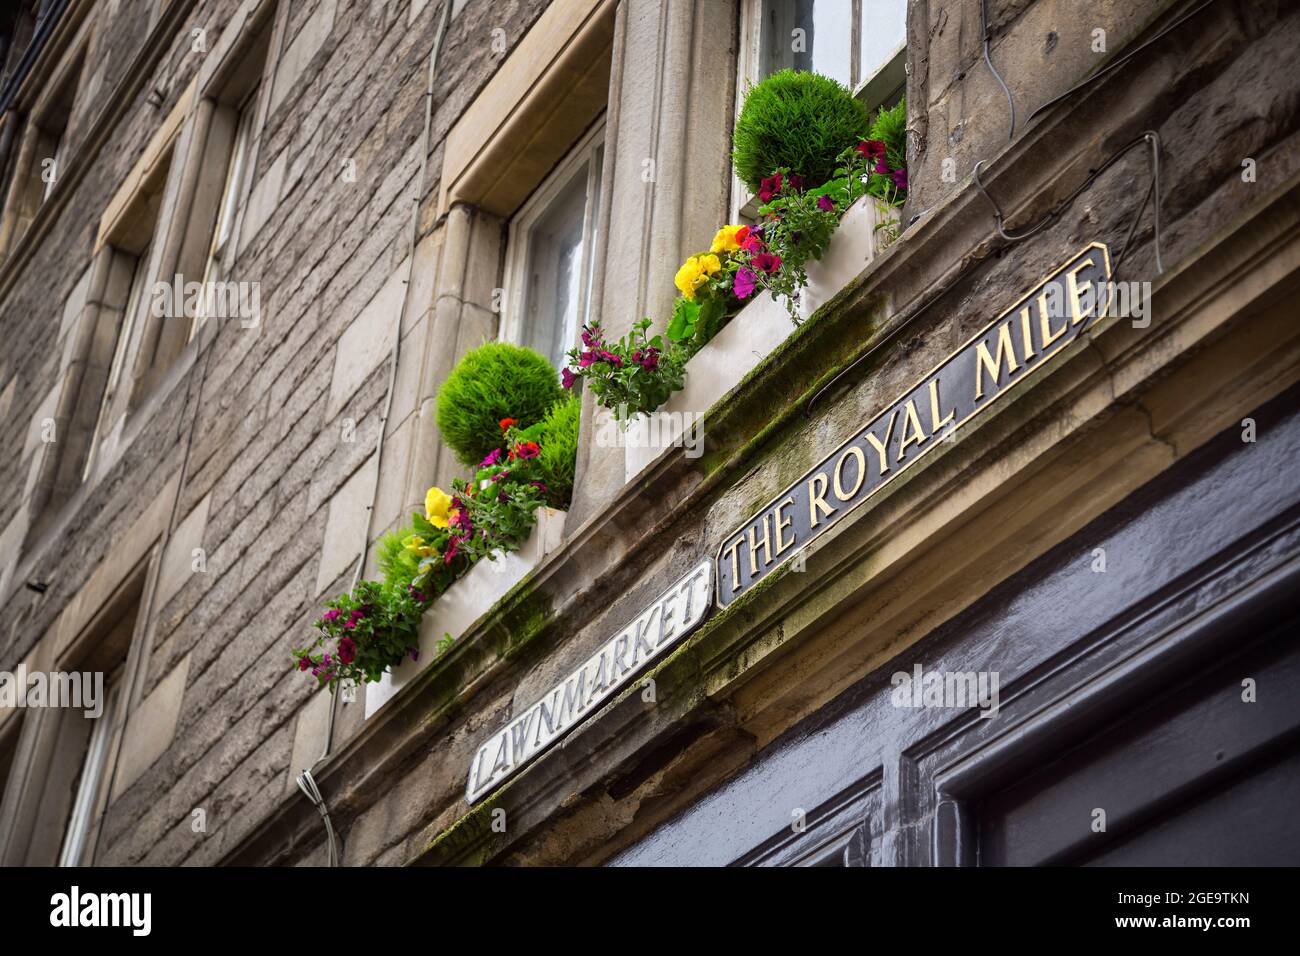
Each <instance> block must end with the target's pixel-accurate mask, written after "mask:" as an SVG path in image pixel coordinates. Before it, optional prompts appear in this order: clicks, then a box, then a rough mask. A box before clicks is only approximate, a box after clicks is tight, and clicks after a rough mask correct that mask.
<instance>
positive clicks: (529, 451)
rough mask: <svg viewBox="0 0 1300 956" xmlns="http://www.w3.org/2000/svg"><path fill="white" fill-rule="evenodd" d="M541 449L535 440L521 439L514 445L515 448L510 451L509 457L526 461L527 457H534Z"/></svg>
mask: <svg viewBox="0 0 1300 956" xmlns="http://www.w3.org/2000/svg"><path fill="white" fill-rule="evenodd" d="M541 451H542V449H541V448H540V447H539V446H538V444H537V442H535V441H521V442H520V443H519V444H518V445H516V446H515V450H514V451H513V452H511V453H510V457H511V458H518V459H520V460H521V461H527V460H528V459H529V458H536V457H537V456H538V455H539V454H541Z"/></svg>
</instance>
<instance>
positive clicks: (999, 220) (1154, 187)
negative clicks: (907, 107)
mask: <svg viewBox="0 0 1300 956" xmlns="http://www.w3.org/2000/svg"><path fill="white" fill-rule="evenodd" d="M1142 145H1146V146H1148V147H1150V151H1149V153H1148V163H1149V169H1150V173H1151V185H1150V186H1148V187H1147V191H1146V195H1145V196H1144V197H1143V199H1142V205H1141V206H1139V207H1138V211H1137V215H1136V216H1135V217H1134V219H1133V224H1132V226H1130V227H1129V231H1128V236H1127V238H1126V239H1125V240H1124V247H1123V249H1121V250H1120V255H1119V256H1118V257H1117V258H1116V260H1115V264H1114V265H1115V268H1118V267H1119V263H1120V261H1122V259H1123V257H1124V255H1125V254H1126V253H1127V252H1128V249H1129V245H1130V244H1131V243H1132V241H1133V236H1134V234H1135V233H1136V232H1137V225H1138V222H1139V221H1140V220H1141V218H1142V215H1143V214H1144V213H1145V212H1146V208H1147V205H1148V203H1150V202H1151V200H1152V199H1153V198H1154V200H1155V213H1154V220H1155V232H1154V237H1153V238H1154V244H1155V256H1156V273H1157V274H1160V273H1163V272H1164V271H1165V269H1164V263H1163V262H1162V260H1161V258H1160V135H1159V134H1158V133H1157V132H1156V131H1155V130H1150V129H1149V130H1147V131H1146V132H1144V133H1143V134H1142V135H1141V136H1139V137H1138V138H1137V139H1135V140H1133V141H1132V142H1130V143H1128V144H1127V145H1126V146H1124V147H1123V148H1121V149H1120V150H1118V151H1117V152H1115V153H1112V154H1111V155H1110V156H1109V157H1107V159H1106V161H1105V162H1104V163H1102V164H1101V165H1100V166H1098V167H1097V168H1096V169H1094V170H1093V171H1092V172H1091V173H1090V174H1089V175H1088V177H1087V178H1086V179H1085V180H1084V181H1083V182H1081V183H1080V184H1079V185H1078V186H1076V187H1075V188H1074V189H1073V190H1072V191H1071V192H1070V194H1069V195H1068V196H1066V197H1065V199H1063V200H1062V201H1061V202H1059V203H1057V204H1056V205H1055V206H1053V207H1052V208H1051V209H1050V210H1049V211H1048V212H1047V214H1046V215H1045V216H1043V218H1041V219H1040V220H1038V222H1036V223H1034V224H1033V225H1032V226H1029V227H1028V228H1026V229H1023V230H1021V231H1020V232H1007V230H1006V226H1005V222H1006V220H1005V219H1004V218H1003V215H1002V209H1001V207H1000V206H998V204H997V202H996V200H994V198H993V197H992V196H990V195H989V192H988V190H987V189H985V188H984V183H983V181H981V179H980V167H981V166H983V165H984V160H982V159H981V160H980V161H979V162H978V163H976V164H975V169H974V170H973V171H972V178H973V179H974V182H975V188H976V189H977V190H979V194H980V195H981V196H983V197H984V199H985V200H986V201H987V202H988V204H989V205H990V206H991V207H993V222H994V225H995V226H996V228H997V231H998V235H999V236H1001V237H1002V238H1003V239H1004V240H1006V241H1007V242H1020V241H1021V240H1023V239H1028V238H1029V237H1030V236H1033V235H1036V234H1037V233H1039V232H1041V231H1042V230H1044V229H1046V228H1047V227H1048V226H1049V225H1051V224H1052V223H1053V222H1054V221H1056V220H1057V219H1058V218H1060V216H1061V214H1062V213H1063V212H1065V210H1066V209H1068V208H1069V207H1070V206H1071V205H1073V203H1074V201H1075V200H1076V199H1078V198H1079V196H1080V195H1082V194H1083V192H1084V191H1085V190H1087V189H1088V187H1090V186H1091V185H1092V184H1093V183H1094V182H1096V181H1097V179H1098V178H1099V177H1100V176H1101V174H1102V173H1104V172H1105V171H1106V170H1108V169H1109V168H1110V167H1111V166H1113V165H1115V163H1117V162H1119V160H1120V159H1121V158H1123V157H1124V156H1125V155H1126V154H1127V153H1129V152H1130V151H1131V150H1133V149H1135V148H1137V147H1139V146H1142Z"/></svg>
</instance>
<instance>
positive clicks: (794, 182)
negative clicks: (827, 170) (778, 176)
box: [790, 173, 803, 193]
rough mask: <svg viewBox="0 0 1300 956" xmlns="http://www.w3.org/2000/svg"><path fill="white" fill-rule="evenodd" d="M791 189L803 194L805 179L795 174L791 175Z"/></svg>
mask: <svg viewBox="0 0 1300 956" xmlns="http://www.w3.org/2000/svg"><path fill="white" fill-rule="evenodd" d="M790 188H791V189H792V190H794V191H795V192H797V193H801V192H803V177H802V176H799V175H796V174H795V173H791V174H790Z"/></svg>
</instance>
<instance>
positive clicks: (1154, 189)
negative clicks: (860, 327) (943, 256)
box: [803, 130, 1164, 418]
mask: <svg viewBox="0 0 1300 956" xmlns="http://www.w3.org/2000/svg"><path fill="white" fill-rule="evenodd" d="M1144 143H1145V144H1148V145H1149V146H1150V148H1151V152H1150V154H1149V155H1150V168H1151V184H1150V186H1149V187H1148V188H1147V192H1146V195H1145V197H1144V198H1143V200H1142V204H1141V206H1139V207H1138V211H1137V215H1136V216H1134V218H1133V223H1132V225H1131V226H1129V231H1128V235H1127V237H1126V238H1125V240H1124V246H1123V248H1122V249H1121V250H1120V254H1119V256H1118V257H1116V259H1115V261H1114V263H1113V265H1112V269H1111V271H1112V274H1114V273H1115V272H1116V271H1118V269H1119V265H1120V263H1121V262H1122V261H1123V259H1124V256H1125V255H1127V253H1128V250H1129V246H1130V244H1131V243H1132V241H1133V236H1134V235H1135V233H1136V232H1137V227H1138V223H1139V222H1140V221H1141V219H1142V216H1143V214H1144V213H1145V212H1146V208H1147V205H1148V204H1149V203H1150V202H1151V200H1152V199H1153V198H1154V200H1155V216H1154V219H1155V232H1154V237H1153V238H1154V245H1155V257H1156V272H1157V274H1159V273H1163V272H1164V265H1163V263H1162V261H1161V257H1160V136H1159V134H1157V133H1156V132H1155V131H1154V130H1147V131H1146V132H1145V133H1143V134H1142V135H1141V136H1139V137H1138V138H1137V139H1135V140H1133V141H1132V142H1131V143H1128V144H1127V145H1126V146H1124V147H1123V148H1122V149H1120V150H1119V151H1118V152H1116V153H1115V154H1113V155H1112V156H1110V157H1109V158H1108V159H1107V160H1106V161H1105V162H1104V163H1102V164H1101V166H1099V167H1098V168H1097V169H1095V170H1094V171H1093V172H1092V173H1091V174H1089V176H1088V177H1087V179H1085V180H1084V181H1083V182H1082V183H1081V184H1080V185H1079V186H1078V187H1076V188H1075V189H1074V190H1072V191H1071V192H1070V194H1069V195H1068V196H1067V197H1066V198H1065V199H1064V200H1062V201H1061V202H1060V203H1058V204H1057V205H1056V206H1054V207H1053V208H1052V209H1051V210H1050V211H1049V212H1048V213H1047V214H1046V215H1045V216H1043V218H1042V219H1040V220H1039V221H1038V222H1036V223H1035V224H1034V225H1033V226H1031V227H1029V228H1028V229H1026V230H1024V231H1022V232H1019V233H1008V232H1007V231H1006V230H1005V229H1004V228H1003V218H1002V210H1001V208H999V206H998V204H997V203H996V202H994V200H993V197H992V196H990V195H989V194H988V191H987V190H986V189H985V188H984V184H983V183H982V182H981V181H980V177H979V169H980V166H982V165H983V164H984V161H983V160H980V161H979V162H978V163H976V164H975V169H974V171H973V174H972V183H973V185H974V186H975V188H976V189H978V190H979V192H980V195H982V196H983V197H984V198H985V199H986V200H988V203H989V205H990V206H992V207H993V218H994V222H995V224H996V228H997V232H998V235H999V236H1000V237H1001V238H1002V239H1003V240H1004V241H1005V242H1006V243H1007V244H1006V245H1004V246H1001V247H999V249H998V250H997V251H998V252H1002V251H1004V250H1006V249H1007V248H1009V247H1010V246H1012V245H1014V244H1016V243H1018V242H1021V241H1022V240H1024V239H1028V238H1029V237H1030V236H1033V235H1036V234H1037V233H1039V232H1040V231H1042V230H1043V229H1045V228H1046V227H1047V226H1048V225H1049V224H1050V223H1052V222H1053V221H1054V220H1056V219H1057V218H1058V217H1059V216H1060V215H1061V213H1063V212H1064V211H1065V210H1066V209H1067V208H1069V206H1070V205H1071V204H1072V203H1073V202H1074V201H1075V200H1076V199H1077V198H1078V197H1079V196H1080V195H1082V194H1083V193H1084V191H1086V190H1087V189H1088V187H1089V186H1091V185H1092V184H1093V183H1094V182H1095V181H1096V180H1097V178H1098V177H1099V176H1101V174H1102V173H1104V172H1105V171H1106V170H1107V169H1109V168H1110V167H1111V166H1113V165H1114V164H1115V163H1116V162H1118V161H1119V159H1120V158H1121V157H1122V156H1124V155H1126V154H1127V153H1128V152H1129V151H1130V150H1132V149H1133V148H1135V147H1137V146H1141V145H1143V144H1144ZM987 259H988V256H984V257H981V258H979V259H976V260H973V261H972V262H970V263H969V264H968V265H967V266H966V267H965V268H964V269H962V270H961V271H960V272H958V273H957V275H956V276H954V277H953V278H952V280H951V281H949V282H947V283H945V284H944V285H943V287H942V288H940V289H939V291H937V292H935V293H934V294H933V295H931V296H930V297H929V298H928V299H927V300H926V301H925V302H924V303H923V304H922V305H920V306H919V307H918V308H917V309H916V310H915V311H914V312H912V313H911V314H910V315H908V316H907V317H906V318H905V319H903V321H902V322H901V323H899V325H898V326H897V327H896V328H895V329H894V331H893V332H892V333H891V334H890V335H889V336H888V337H887V338H884V339H881V340H880V341H879V342H877V343H876V344H875V345H873V346H871V347H870V348H869V349H867V351H865V352H863V353H862V354H861V355H860V356H858V357H857V358H856V359H854V360H853V361H852V362H850V363H849V364H848V365H846V366H845V367H844V368H842V369H840V371H839V372H838V373H837V374H836V375H835V377H834V378H832V379H831V380H830V381H829V382H827V383H826V384H825V385H823V386H822V387H821V388H819V389H818V390H817V391H816V392H814V393H813V395H812V397H811V398H809V399H808V401H807V402H806V403H805V405H804V409H803V414H804V418H810V417H811V416H812V409H813V406H814V405H816V404H817V402H818V401H819V400H820V399H821V398H822V396H823V395H826V394H827V393H829V392H830V391H831V390H832V389H833V388H834V387H835V386H836V385H837V384H838V383H839V382H840V381H841V380H842V379H843V378H844V377H845V376H847V375H848V374H849V373H850V372H852V371H853V370H854V369H856V368H857V367H858V366H860V365H861V364H862V363H863V362H866V361H867V360H869V359H870V358H871V357H872V356H874V355H875V354H876V353H877V352H879V351H880V350H881V349H883V348H885V347H886V346H887V345H891V344H893V343H894V342H895V341H896V340H897V338H898V336H899V335H900V334H901V333H902V332H903V330H904V329H906V328H908V327H909V326H910V325H912V323H914V322H915V321H916V320H917V319H919V318H920V317H921V316H922V315H924V314H925V312H926V311H928V310H929V308H930V306H932V305H934V303H936V302H938V301H939V300H940V299H942V298H943V297H944V296H945V295H947V294H948V292H949V291H951V289H952V288H953V287H954V286H956V285H957V283H959V282H961V281H963V280H964V279H965V278H966V277H967V276H969V275H970V274H971V273H972V272H974V270H975V269H976V268H977V267H978V266H980V265H982V264H983V263H984V262H985V261H986V260H987Z"/></svg>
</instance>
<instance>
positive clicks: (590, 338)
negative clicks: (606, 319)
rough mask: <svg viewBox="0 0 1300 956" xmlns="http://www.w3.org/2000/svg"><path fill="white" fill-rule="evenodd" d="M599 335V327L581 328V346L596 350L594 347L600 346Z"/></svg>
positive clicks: (588, 326)
mask: <svg viewBox="0 0 1300 956" xmlns="http://www.w3.org/2000/svg"><path fill="white" fill-rule="evenodd" d="M601 334H602V333H601V331H600V326H598V325H587V326H583V329H582V344H583V345H585V346H587V348H589V349H594V348H596V346H598V345H600V336H601Z"/></svg>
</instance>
